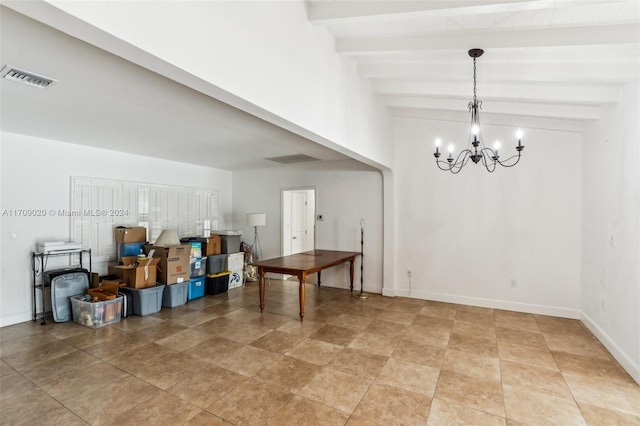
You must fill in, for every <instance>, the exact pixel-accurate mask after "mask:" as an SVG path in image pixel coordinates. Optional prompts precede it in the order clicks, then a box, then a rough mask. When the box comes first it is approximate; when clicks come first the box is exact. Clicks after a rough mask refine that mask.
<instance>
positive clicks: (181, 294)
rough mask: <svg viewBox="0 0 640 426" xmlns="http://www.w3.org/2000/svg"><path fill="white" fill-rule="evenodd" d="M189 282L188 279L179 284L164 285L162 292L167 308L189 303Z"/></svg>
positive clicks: (164, 305)
mask: <svg viewBox="0 0 640 426" xmlns="http://www.w3.org/2000/svg"><path fill="white" fill-rule="evenodd" d="M188 292H189V283H188V282H187V281H185V282H182V283H178V284H169V285H166V286H164V293H162V306H163V307H165V308H175V307H177V306H181V305H184V304H185V303H187V296H188Z"/></svg>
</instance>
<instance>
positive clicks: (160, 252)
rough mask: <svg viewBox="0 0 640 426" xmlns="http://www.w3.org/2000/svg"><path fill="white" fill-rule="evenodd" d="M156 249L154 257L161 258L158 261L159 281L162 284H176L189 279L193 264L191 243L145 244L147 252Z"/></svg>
mask: <svg viewBox="0 0 640 426" xmlns="http://www.w3.org/2000/svg"><path fill="white" fill-rule="evenodd" d="M151 250H154V252H153V257H154V258H156V259H160V263H158V282H159V283H161V284H175V283H182V282H185V281H189V275H190V271H191V266H190V264H189V259H190V256H191V245H190V244H182V245H179V246H169V247H158V246H145V252H147V253H150V252H151Z"/></svg>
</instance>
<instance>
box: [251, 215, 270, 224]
mask: <svg viewBox="0 0 640 426" xmlns="http://www.w3.org/2000/svg"><path fill="white" fill-rule="evenodd" d="M266 224H267V215H266V214H265V213H247V226H265V225H266Z"/></svg>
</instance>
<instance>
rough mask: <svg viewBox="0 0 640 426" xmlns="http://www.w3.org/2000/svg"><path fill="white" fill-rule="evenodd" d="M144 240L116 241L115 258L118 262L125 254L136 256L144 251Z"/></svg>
mask: <svg viewBox="0 0 640 426" xmlns="http://www.w3.org/2000/svg"><path fill="white" fill-rule="evenodd" d="M145 244H148V243H147V242H146V241H143V242H141V243H116V259H117V260H118V262H120V259H122V258H123V257H125V256H137V255H139V254H141V253H144V246H145Z"/></svg>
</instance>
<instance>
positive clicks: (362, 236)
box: [353, 219, 369, 300]
mask: <svg viewBox="0 0 640 426" xmlns="http://www.w3.org/2000/svg"><path fill="white" fill-rule="evenodd" d="M353 297H355V298H356V299H360V300H364V299H366V298H367V297H369V296H367V295H366V294H364V219H360V293H356V294H354V295H353Z"/></svg>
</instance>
